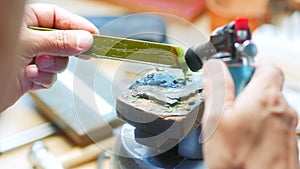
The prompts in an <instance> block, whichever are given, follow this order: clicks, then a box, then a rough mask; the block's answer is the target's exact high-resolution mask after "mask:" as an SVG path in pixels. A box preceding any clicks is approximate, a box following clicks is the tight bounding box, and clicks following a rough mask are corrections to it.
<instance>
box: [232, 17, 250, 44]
mask: <svg viewBox="0 0 300 169" xmlns="http://www.w3.org/2000/svg"><path fill="white" fill-rule="evenodd" d="M234 33H235V41H236V42H237V43H243V42H244V41H246V40H248V39H250V35H249V26H248V19H247V18H237V19H236V20H235V25H234Z"/></svg>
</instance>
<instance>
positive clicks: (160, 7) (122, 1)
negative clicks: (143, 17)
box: [102, 0, 205, 21]
mask: <svg viewBox="0 0 300 169" xmlns="http://www.w3.org/2000/svg"><path fill="white" fill-rule="evenodd" d="M102 1H106V2H109V3H114V4H117V5H121V6H124V7H127V8H129V9H130V11H132V12H161V13H169V14H172V15H176V16H179V17H182V18H184V19H186V20H188V21H194V20H195V19H196V18H198V17H199V16H200V15H201V14H202V12H203V11H204V8H205V0H102Z"/></svg>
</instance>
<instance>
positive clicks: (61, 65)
mask: <svg viewBox="0 0 300 169" xmlns="http://www.w3.org/2000/svg"><path fill="white" fill-rule="evenodd" d="M68 61H69V58H68V57H59V56H50V55H41V56H38V57H36V59H35V64H36V66H37V67H38V69H39V71H43V72H48V73H60V72H62V71H63V70H65V69H66V67H67V66H68Z"/></svg>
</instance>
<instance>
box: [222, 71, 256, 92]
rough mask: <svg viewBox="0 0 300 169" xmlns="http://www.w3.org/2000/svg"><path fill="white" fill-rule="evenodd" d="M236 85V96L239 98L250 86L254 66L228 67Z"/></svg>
mask: <svg viewBox="0 0 300 169" xmlns="http://www.w3.org/2000/svg"><path fill="white" fill-rule="evenodd" d="M228 69H229V71H230V74H231V76H232V78H233V81H234V85H235V95H236V96H237V95H238V94H239V93H240V92H241V91H242V90H243V89H244V88H245V86H246V85H247V84H248V82H249V81H250V79H251V77H252V75H253V73H254V68H253V67H252V66H228Z"/></svg>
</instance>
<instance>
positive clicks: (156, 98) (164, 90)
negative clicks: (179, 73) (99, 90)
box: [116, 72, 204, 147]
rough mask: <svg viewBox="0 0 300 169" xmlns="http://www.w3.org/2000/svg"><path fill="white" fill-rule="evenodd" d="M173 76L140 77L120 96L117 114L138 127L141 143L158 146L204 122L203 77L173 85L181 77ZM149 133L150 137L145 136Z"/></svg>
mask: <svg viewBox="0 0 300 169" xmlns="http://www.w3.org/2000/svg"><path fill="white" fill-rule="evenodd" d="M156 73H168V72H156ZM148 75H149V74H148ZM148 75H147V76H148ZM151 75H152V74H151ZM153 75H155V74H153ZM153 75H152V77H153ZM147 76H146V78H147ZM172 76H174V79H173V81H171V80H172V79H170V77H169V76H159V78H157V79H155V78H154V80H158V81H159V82H158V83H157V84H155V83H156V82H155V81H154V82H153V79H151V80H148V82H147V83H148V84H146V85H145V84H143V83H142V84H141V79H139V80H137V82H135V83H134V84H138V85H132V86H130V87H129V89H128V90H126V91H124V92H123V93H121V95H120V96H119V97H118V98H117V101H116V110H117V115H118V117H119V118H121V119H123V120H125V121H126V122H128V123H129V124H131V125H133V126H134V127H136V129H135V137H136V138H137V137H140V138H141V139H136V140H137V141H138V142H139V143H141V144H144V145H147V146H155V147H157V146H160V145H161V144H164V143H166V142H168V141H170V140H172V141H178V140H180V139H182V138H183V137H184V136H186V135H187V134H188V133H190V132H191V131H193V129H195V128H197V127H198V126H199V125H200V123H201V117H202V114H203V109H204V104H203V100H204V99H203V94H202V85H201V84H202V80H201V78H199V79H200V81H199V79H198V80H193V79H192V80H191V81H187V82H186V84H182V85H181V86H179V87H178V86H177V87H174V86H172V84H175V85H176V84H179V83H178V81H179V80H178V79H176V75H172ZM181 80H182V79H181ZM142 81H143V80H142ZM168 81H171V82H170V83H169V84H168ZM149 82H150V83H149ZM162 83H163V85H161V84H162ZM166 84H167V85H166ZM154 136H155V137H154ZM150 137H152V139H150V141H149V139H143V138H150Z"/></svg>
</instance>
